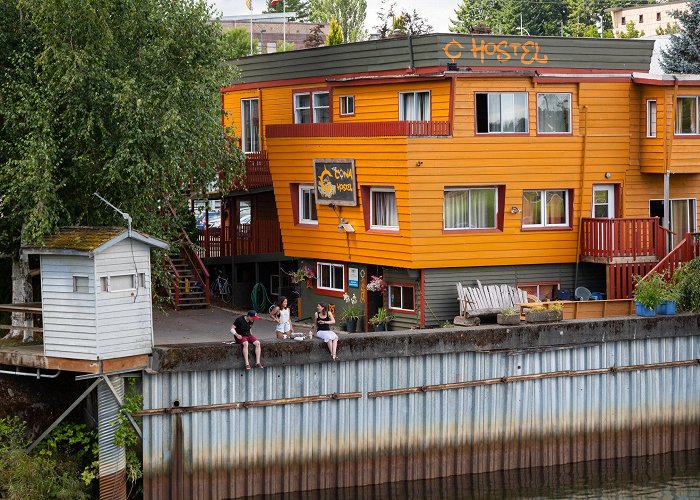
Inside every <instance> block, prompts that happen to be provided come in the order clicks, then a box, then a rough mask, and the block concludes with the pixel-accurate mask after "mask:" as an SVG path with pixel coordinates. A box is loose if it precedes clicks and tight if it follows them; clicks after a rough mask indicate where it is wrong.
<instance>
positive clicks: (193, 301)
mask: <svg viewBox="0 0 700 500" xmlns="http://www.w3.org/2000/svg"><path fill="white" fill-rule="evenodd" d="M169 258H170V268H171V271H172V272H173V274H174V279H173V281H172V283H171V285H170V292H171V293H172V296H173V303H174V304H175V309H176V310H182V309H202V308H206V307H209V293H208V290H207V289H206V280H205V281H202V280H200V279H199V273H197V272H196V271H195V270H194V269H192V266H191V265H190V263H189V262H188V260H189V259H187V260H186V259H185V258H184V257H183V256H182V255H180V254H172V255H170V257H169Z"/></svg>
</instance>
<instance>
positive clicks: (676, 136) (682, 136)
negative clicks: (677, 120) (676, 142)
mask: <svg viewBox="0 0 700 500" xmlns="http://www.w3.org/2000/svg"><path fill="white" fill-rule="evenodd" d="M674 128H675V127H674ZM673 138H674V139H693V140H697V139H700V134H676V133H675V132H673ZM650 139H651V137H650ZM654 139H655V137H654Z"/></svg>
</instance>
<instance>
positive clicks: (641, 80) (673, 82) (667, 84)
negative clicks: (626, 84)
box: [632, 77, 700, 87]
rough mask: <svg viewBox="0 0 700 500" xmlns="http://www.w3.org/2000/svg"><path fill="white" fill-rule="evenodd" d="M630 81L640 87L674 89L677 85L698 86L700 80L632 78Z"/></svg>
mask: <svg viewBox="0 0 700 500" xmlns="http://www.w3.org/2000/svg"><path fill="white" fill-rule="evenodd" d="M632 80H633V82H634V83H639V84H642V85H656V86H660V87H675V86H676V85H678V86H696V85H700V79H699V80H656V79H652V78H644V77H640V78H637V77H634V78H633V79H632Z"/></svg>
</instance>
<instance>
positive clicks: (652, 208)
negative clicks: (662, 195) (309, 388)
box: [649, 198, 697, 247]
mask: <svg viewBox="0 0 700 500" xmlns="http://www.w3.org/2000/svg"><path fill="white" fill-rule="evenodd" d="M695 206H696V200H695V198H686V199H675V200H669V207H668V211H669V214H668V215H669V221H668V228H669V229H671V231H672V232H673V233H674V234H671V235H670V236H671V242H670V243H671V246H672V247H675V246H676V245H678V244H679V243H680V242H681V241H683V238H685V235H686V234H688V233H694V232H695V221H696V220H697V218H696V217H697V214H696V211H695V210H696V208H695ZM649 217H658V218H660V219H661V223H662V225H664V226H665V221H664V201H663V200H649Z"/></svg>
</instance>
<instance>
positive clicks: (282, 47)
mask: <svg viewBox="0 0 700 500" xmlns="http://www.w3.org/2000/svg"><path fill="white" fill-rule="evenodd" d="M290 50H294V43H293V42H286V43H285V42H284V41H283V40H277V46H276V47H275V52H289V51H290Z"/></svg>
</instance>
